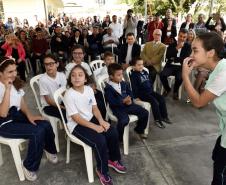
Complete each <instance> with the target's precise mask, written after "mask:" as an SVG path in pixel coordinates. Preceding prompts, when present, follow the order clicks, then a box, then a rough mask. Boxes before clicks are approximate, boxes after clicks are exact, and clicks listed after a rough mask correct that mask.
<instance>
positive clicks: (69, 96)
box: [63, 86, 97, 133]
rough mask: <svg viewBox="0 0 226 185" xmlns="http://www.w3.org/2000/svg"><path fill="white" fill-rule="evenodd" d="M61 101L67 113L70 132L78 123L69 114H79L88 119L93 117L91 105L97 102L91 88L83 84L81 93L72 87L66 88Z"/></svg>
mask: <svg viewBox="0 0 226 185" xmlns="http://www.w3.org/2000/svg"><path fill="white" fill-rule="evenodd" d="M63 101H64V105H65V108H66V113H67V127H68V129H69V131H70V132H71V133H72V132H73V130H74V128H75V127H76V125H77V124H78V123H76V122H75V121H74V120H73V119H72V117H71V116H72V115H75V114H79V115H80V116H81V117H82V118H83V119H85V120H87V121H90V120H91V118H92V117H93V112H92V108H93V105H96V104H97V103H96V99H95V97H94V92H93V89H92V88H91V87H89V86H84V92H83V93H80V92H78V91H76V90H74V89H73V88H70V89H68V90H67V91H66V93H65V95H64V100H63Z"/></svg>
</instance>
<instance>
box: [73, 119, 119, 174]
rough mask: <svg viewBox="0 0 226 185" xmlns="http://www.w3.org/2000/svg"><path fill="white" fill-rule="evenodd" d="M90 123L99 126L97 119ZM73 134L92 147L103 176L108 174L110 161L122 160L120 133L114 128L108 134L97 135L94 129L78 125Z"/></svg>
mask: <svg viewBox="0 0 226 185" xmlns="http://www.w3.org/2000/svg"><path fill="white" fill-rule="evenodd" d="M90 122H92V123H94V124H97V125H99V122H98V120H97V119H96V118H95V117H93V118H92V119H91V120H90ZM72 134H73V135H75V136H76V137H77V138H79V139H80V140H82V141H83V142H84V143H86V144H87V145H89V146H91V147H92V149H93V150H94V153H95V157H96V161H97V169H98V171H100V172H101V173H102V174H104V175H107V174H108V160H111V161H119V160H121V155H120V150H119V142H118V133H117V130H116V129H115V128H114V127H112V126H110V128H109V129H108V131H107V132H103V133H97V132H96V131H95V130H93V129H90V128H88V127H84V126H81V125H77V126H76V127H75V129H74V130H73V132H72Z"/></svg>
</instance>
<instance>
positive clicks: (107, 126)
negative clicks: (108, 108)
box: [100, 120, 110, 132]
mask: <svg viewBox="0 0 226 185" xmlns="http://www.w3.org/2000/svg"><path fill="white" fill-rule="evenodd" d="M100 125H101V126H102V127H103V128H104V130H105V132H107V130H108V129H109V128H110V124H109V123H108V122H106V121H104V120H103V121H101V122H100Z"/></svg>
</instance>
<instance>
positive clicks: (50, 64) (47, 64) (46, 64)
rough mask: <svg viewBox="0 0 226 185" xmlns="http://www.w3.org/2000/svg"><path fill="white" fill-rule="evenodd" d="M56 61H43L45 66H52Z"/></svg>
mask: <svg viewBox="0 0 226 185" xmlns="http://www.w3.org/2000/svg"><path fill="white" fill-rule="evenodd" d="M55 63H56V62H50V63H44V65H45V66H46V67H53V65H54V64H55Z"/></svg>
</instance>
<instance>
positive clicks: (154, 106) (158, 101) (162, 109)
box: [139, 92, 168, 121]
mask: <svg viewBox="0 0 226 185" xmlns="http://www.w3.org/2000/svg"><path fill="white" fill-rule="evenodd" d="M139 98H140V99H141V100H142V101H146V102H149V103H151V110H152V113H153V116H154V120H159V121H161V120H162V119H165V118H168V113H167V108H166V102H165V98H164V97H163V96H162V95H160V94H158V93H156V92H152V93H150V94H147V95H145V96H143V97H139Z"/></svg>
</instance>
